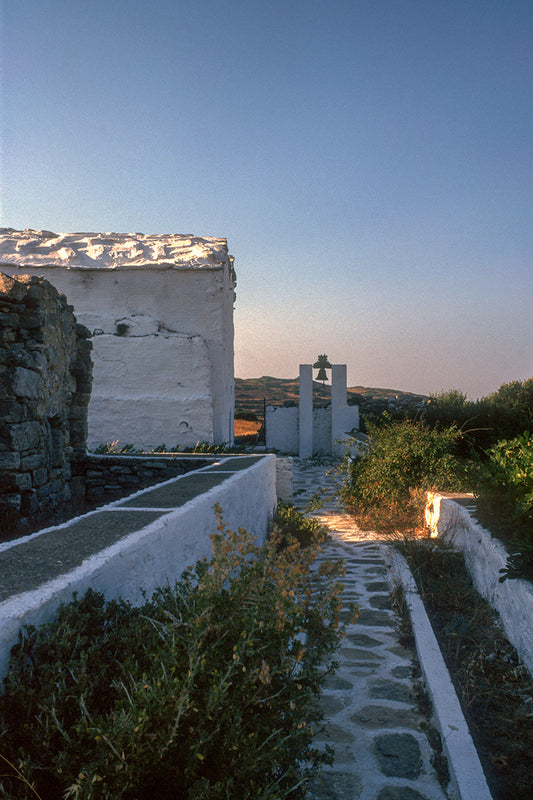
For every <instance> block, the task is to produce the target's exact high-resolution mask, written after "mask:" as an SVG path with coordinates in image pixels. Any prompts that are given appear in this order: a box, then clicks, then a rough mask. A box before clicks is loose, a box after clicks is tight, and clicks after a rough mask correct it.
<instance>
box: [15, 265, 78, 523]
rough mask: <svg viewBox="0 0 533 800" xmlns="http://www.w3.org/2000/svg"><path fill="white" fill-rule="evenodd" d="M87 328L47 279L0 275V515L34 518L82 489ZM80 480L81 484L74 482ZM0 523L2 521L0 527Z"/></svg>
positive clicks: (72, 498)
mask: <svg viewBox="0 0 533 800" xmlns="http://www.w3.org/2000/svg"><path fill="white" fill-rule="evenodd" d="M89 336H90V333H89V331H88V329H87V328H85V327H84V326H82V325H79V324H77V323H76V319H75V317H74V313H73V309H72V306H70V305H68V303H67V300H66V297H65V296H64V295H62V294H59V293H58V291H57V290H56V289H55V288H54V287H53V286H52V285H51V284H50V283H49V282H48V281H46V280H45V279H44V278H40V277H37V276H30V275H21V276H18V277H17V279H14V278H11V277H9V276H7V275H4V274H2V273H0V515H3V516H0V519H3V520H4V527H5V526H6V520H9V519H11V521H12V519H13V518H15V519H18V520H19V522H21V523H22V524H24V521H25V520H27V519H28V518H33V519H35V518H38V517H39V515H41V514H43V515H44V514H48V513H50V511H53V510H55V509H58V508H63V507H65V505H66V504H69V503H72V502H73V501H74V502H75V501H76V498H77V497H80V496H82V495H83V490H84V487H83V485H82V482H81V479H79V478H77V477H76V476H73V472H72V465H73V463H74V462H75V460H76V459H77V458H79V457H82V456H83V455H84V454H85V444H86V440H87V407H88V403H89V399H90V395H91V381H92V361H91V348H92V344H91V342H90V340H89ZM78 484H79V485H78ZM0 527H1V526H0Z"/></svg>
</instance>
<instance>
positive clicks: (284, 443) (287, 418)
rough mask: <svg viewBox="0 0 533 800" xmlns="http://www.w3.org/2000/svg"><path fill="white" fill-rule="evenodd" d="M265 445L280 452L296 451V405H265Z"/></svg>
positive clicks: (297, 444) (297, 447)
mask: <svg viewBox="0 0 533 800" xmlns="http://www.w3.org/2000/svg"><path fill="white" fill-rule="evenodd" d="M265 431H266V446H267V447H268V449H269V450H279V452H280V453H298V450H299V447H300V445H299V441H298V407H297V406H288V407H282V406H280V407H277V408H276V407H275V406H267V407H266V412H265Z"/></svg>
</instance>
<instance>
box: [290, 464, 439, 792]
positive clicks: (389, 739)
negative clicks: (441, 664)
mask: <svg viewBox="0 0 533 800" xmlns="http://www.w3.org/2000/svg"><path fill="white" fill-rule="evenodd" d="M334 467H335V464H334V462H323V463H317V462H316V461H314V460H312V459H310V460H300V459H294V484H293V491H294V497H293V503H294V505H295V506H296V507H297V508H298V509H299V510H300V511H302V512H304V513H306V515H307V516H310V517H313V518H317V519H319V520H320V521H321V522H322V523H323V524H325V525H327V526H328V528H329V529H330V533H331V540H330V541H329V542H328V543H327V544H326V545H324V546H323V548H322V553H321V556H320V558H321V559H328V558H343V559H344V560H345V562H346V567H347V571H346V575H345V577H344V579H343V583H344V586H345V588H344V591H343V595H342V599H343V601H345V603H346V604H348V603H349V602H350V601H355V602H356V603H357V605H358V606H359V609H360V615H359V617H358V619H357V620H355V622H353V623H350V624H349V625H348V626H347V629H346V635H345V637H344V639H343V643H342V645H341V648H340V651H339V653H338V654H337V655H336V660H337V661H338V662H339V669H338V670H337V672H336V673H335V675H334V676H333V677H331V678H330V679H329V680H328V683H327V686H326V688H325V691H324V695H323V698H322V704H323V708H324V712H325V716H326V727H325V731H324V732H323V734H321V736H320V738H318V739H317V742H316V743H317V746H321V744H324V745H325V744H329V745H330V746H331V747H333V749H334V751H335V762H334V765H333V766H332V767H325V768H324V770H323V773H322V776H321V778H320V779H319V780H318V781H317V782H316V784H315V785H314V786H313V787H312V789H311V790H310V792H309V800H446V799H447V798H448V797H449V795H448V794H447V793H446V791H445V790H443V789H442V788H441V786H440V784H439V782H438V780H437V776H436V773H435V770H434V769H433V766H432V764H431V759H432V757H433V755H434V751H433V750H432V748H431V746H430V743H429V739H428V736H432V738H434V734H433V733H432V732H433V728H432V727H431V725H429V724H428V719H427V717H426V716H424V714H423V713H422V712H421V711H420V710H419V705H418V703H417V695H419V691H420V686H421V684H419V679H418V678H417V677H416V672H415V670H416V656H415V652H414V650H412V649H410V648H406V647H404V646H402V645H400V644H399V642H398V634H397V632H396V620H395V616H394V613H393V611H392V609H391V606H390V600H389V594H390V591H391V588H392V584H391V578H390V571H389V568H388V559H387V550H388V548H387V546H386V545H385V544H384V543H382V542H380V541H379V540H377V539H376V538H375V536H374V535H373V534H372V533H371V532H363V531H360V530H358V529H357V527H356V526H355V524H354V522H353V521H352V519H351V518H350V517H349V515H348V514H346V513H344V512H343V511H342V509H341V507H340V506H339V505H338V501H337V499H336V497H335V494H336V489H335V487H336V485H337V484H338V481H339V478H338V477H337V476H336V475H335V471H334ZM317 493H321V494H322V496H323V498H324V504H323V506H322V507H321V508H320V509H317V510H309V508H308V504H309V502H310V501H312V499H313V497H314V496H315V495H316V494H317Z"/></svg>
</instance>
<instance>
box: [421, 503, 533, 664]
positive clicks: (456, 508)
mask: <svg viewBox="0 0 533 800" xmlns="http://www.w3.org/2000/svg"><path fill="white" fill-rule="evenodd" d="M426 523H427V524H428V526H429V528H430V529H431V530H432V532H433V533H435V534H437V535H438V536H439V537H442V538H443V539H445V540H446V541H448V542H449V543H450V544H451V545H452V546H453V547H457V548H458V549H460V550H461V551H462V553H463V555H464V559H465V564H466V567H467V569H468V571H469V573H470V575H471V576H472V580H473V581H474V585H475V587H476V589H477V590H478V592H479V593H480V594H481V595H482V596H483V597H485V598H486V599H487V600H488V601H489V603H490V604H491V606H492V607H493V608H494V609H495V610H496V611H497V612H498V614H499V615H500V619H501V621H502V624H503V627H504V630H505V634H506V636H507V638H508V639H509V641H510V642H511V644H512V645H513V647H515V648H516V651H517V653H518V656H519V658H520V659H521V661H522V662H523V663H524V665H525V666H526V668H527V669H528V671H529V673H530V674H531V675H532V676H533V586H532V584H531V583H529V581H525V580H516V579H513V580H506V581H503V582H502V583H500V581H499V578H500V570H501V569H503V568H504V567H505V564H506V561H507V550H506V549H505V547H504V545H503V544H502V543H501V542H499V541H498V540H497V539H494V538H493V537H492V536H491V535H490V533H489V531H487V530H486V529H485V528H483V527H482V526H481V525H480V524H479V523H478V522H476V520H475V519H473V518H472V517H471V516H470V513H469V512H468V509H467V508H465V507H464V506H463V505H460V504H459V503H456V502H455V501H454V500H453V499H452V498H449V497H443V496H442V495H440V494H439V493H438V492H429V493H428V504H427V507H426Z"/></svg>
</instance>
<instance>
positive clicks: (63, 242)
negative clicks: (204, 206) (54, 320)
mask: <svg viewBox="0 0 533 800" xmlns="http://www.w3.org/2000/svg"><path fill="white" fill-rule="evenodd" d="M228 259H230V261H232V258H231V256H229V255H228V244H227V241H226V239H216V238H214V237H210V236H205V237H199V236H192V235H182V234H175V233H169V234H144V233H52V232H51V231H34V230H32V229H30V228H28V229H26V230H24V231H17V230H14V229H13V228H0V270H1V268H2V265H7V264H10V265H13V266H17V267H19V268H20V267H63V268H64V269H142V268H149V269H219V268H220V267H222V266H223V265H224V264H226V263H227V262H228Z"/></svg>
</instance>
